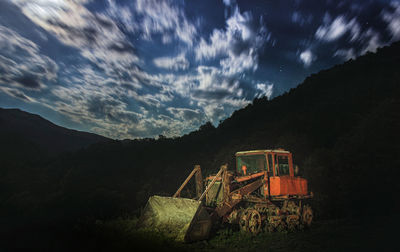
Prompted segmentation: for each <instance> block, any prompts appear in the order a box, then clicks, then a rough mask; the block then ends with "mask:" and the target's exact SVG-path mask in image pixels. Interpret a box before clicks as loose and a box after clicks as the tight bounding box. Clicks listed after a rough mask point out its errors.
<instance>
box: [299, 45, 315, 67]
mask: <svg viewBox="0 0 400 252" xmlns="http://www.w3.org/2000/svg"><path fill="white" fill-rule="evenodd" d="M299 58H300V61H301V62H302V63H303V64H304V66H305V67H308V66H310V65H311V63H312V62H313V61H314V60H315V59H316V56H315V55H314V54H313V53H312V52H311V50H310V49H307V50H305V51H303V52H301V53H300V55H299Z"/></svg>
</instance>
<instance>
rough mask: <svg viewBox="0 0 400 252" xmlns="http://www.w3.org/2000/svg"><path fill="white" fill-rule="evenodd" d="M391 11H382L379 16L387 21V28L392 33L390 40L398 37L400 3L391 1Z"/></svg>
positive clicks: (399, 29) (399, 35)
mask: <svg viewBox="0 0 400 252" xmlns="http://www.w3.org/2000/svg"><path fill="white" fill-rule="evenodd" d="M391 7H392V8H393V11H382V13H381V17H382V19H383V20H384V21H386V22H387V23H388V26H387V29H388V30H389V31H390V33H391V35H392V41H396V40H399V39H400V3H399V2H396V1H392V2H391Z"/></svg>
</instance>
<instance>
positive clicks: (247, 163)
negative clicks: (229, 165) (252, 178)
mask: <svg viewBox="0 0 400 252" xmlns="http://www.w3.org/2000/svg"><path fill="white" fill-rule="evenodd" d="M236 163H237V167H236V169H237V171H238V173H239V174H243V175H248V174H252V173H257V172H261V171H265V170H266V161H265V156H264V155H249V156H238V157H237V162H236Z"/></svg>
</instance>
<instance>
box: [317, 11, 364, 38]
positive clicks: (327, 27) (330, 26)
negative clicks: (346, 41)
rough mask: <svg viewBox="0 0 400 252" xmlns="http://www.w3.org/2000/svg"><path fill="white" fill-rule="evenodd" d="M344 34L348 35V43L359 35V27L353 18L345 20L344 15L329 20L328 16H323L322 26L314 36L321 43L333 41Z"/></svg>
mask: <svg viewBox="0 0 400 252" xmlns="http://www.w3.org/2000/svg"><path fill="white" fill-rule="evenodd" d="M346 33H349V34H350V41H354V40H356V39H357V38H358V37H359V35H360V25H359V24H358V22H357V20H356V19H355V18H352V19H351V20H347V18H346V17H345V16H344V15H340V16H338V17H336V18H335V19H334V20H331V17H330V15H329V14H328V13H327V14H325V18H324V24H323V25H321V26H320V27H319V28H318V29H317V31H316V32H315V36H316V38H318V39H321V40H323V41H328V42H331V41H334V40H337V39H339V38H341V37H342V36H343V35H345V34H346Z"/></svg>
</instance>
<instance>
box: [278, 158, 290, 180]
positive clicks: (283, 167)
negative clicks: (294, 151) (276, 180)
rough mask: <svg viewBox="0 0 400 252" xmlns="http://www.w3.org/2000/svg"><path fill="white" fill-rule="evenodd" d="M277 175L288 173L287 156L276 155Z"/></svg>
mask: <svg viewBox="0 0 400 252" xmlns="http://www.w3.org/2000/svg"><path fill="white" fill-rule="evenodd" d="M278 169H279V175H280V176H284V175H289V160H288V157H287V156H278Z"/></svg>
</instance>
